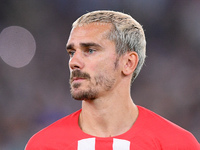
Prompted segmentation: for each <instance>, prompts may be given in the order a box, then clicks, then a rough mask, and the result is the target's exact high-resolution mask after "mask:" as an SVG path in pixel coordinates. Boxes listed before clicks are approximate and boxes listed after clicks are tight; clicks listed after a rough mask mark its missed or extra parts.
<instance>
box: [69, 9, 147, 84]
mask: <svg viewBox="0 0 200 150" xmlns="http://www.w3.org/2000/svg"><path fill="white" fill-rule="evenodd" d="M90 23H110V24H112V29H111V31H110V33H109V35H108V39H109V40H112V41H114V42H115V46H116V52H117V54H118V56H121V55H123V54H125V53H126V52H130V51H135V52H136V53H137V54H138V57H139V62H138V65H137V67H136V69H135V70H134V72H133V76H132V81H134V80H135V78H136V77H137V75H138V74H139V72H140V70H141V68H142V66H143V64H144V61H145V58H146V40H145V34H144V30H143V28H142V26H141V25H140V24H139V23H138V22H137V21H136V20H135V19H133V18H132V17H131V16H130V15H127V14H125V13H121V12H116V11H110V10H99V11H93V12H89V13H86V14H84V15H82V16H81V17H80V18H78V19H77V20H76V21H75V22H74V23H73V25H72V27H73V28H76V27H78V26H83V25H86V24H90Z"/></svg>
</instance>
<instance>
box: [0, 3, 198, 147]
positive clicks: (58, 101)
mask: <svg viewBox="0 0 200 150" xmlns="http://www.w3.org/2000/svg"><path fill="white" fill-rule="evenodd" d="M102 9H105V10H108V9H109V10H116V11H121V12H125V13H128V14H130V15H131V16H133V18H135V19H136V20H137V21H139V22H140V23H141V24H142V25H143V28H144V30H145V33H146V39H147V56H148V57H147V59H146V63H145V66H144V67H143V69H142V71H141V73H140V75H139V76H138V78H137V79H136V80H135V82H134V83H133V85H132V97H133V101H134V102H135V103H136V104H137V105H142V106H144V107H146V108H148V109H150V110H152V111H154V112H156V113H158V114H159V115H161V116H163V117H165V118H167V119H169V120H171V121H172V122H174V123H176V124H178V125H179V126H181V127H183V128H185V129H187V130H189V131H190V132H192V133H193V134H194V136H195V137H196V138H197V139H198V141H199V142H200V59H199V58H200V18H199V14H200V1H199V0H190V1H188V0H151V1H150V0H139V1H136V0H109V1H108V0H40V1H35V0H20V1H17V0H1V1H0V57H1V58H0V149H2V150H21V149H24V147H25V145H26V143H27V141H28V140H29V138H30V137H31V136H32V135H33V134H34V133H35V132H37V131H39V130H40V129H42V128H44V127H46V126H47V125H49V124H51V123H52V122H54V121H56V120H58V119H60V118H62V117H64V116H66V115H68V114H70V113H72V112H74V111H76V110H78V109H80V108H81V102H79V101H75V100H73V99H72V98H71V96H70V92H69V84H68V80H69V70H68V59H69V57H68V55H67V53H66V50H65V45H66V42H67V39H68V36H69V32H70V30H71V24H72V23H73V21H75V19H77V18H78V17H79V16H81V15H82V14H84V13H86V12H88V11H93V10H102ZM11 26H18V27H21V28H23V29H24V30H27V32H29V33H30V34H31V35H29V36H28V37H33V38H32V40H31V42H30V44H28V45H26V44H25V45H26V46H24V45H23V44H20V42H19V41H17V39H18V38H19V39H20V38H22V39H23V36H20V35H21V34H18V33H20V32H19V31H16V32H15V31H13V32H14V33H17V34H16V36H15V39H12V38H10V39H11V40H10V43H12V42H13V41H14V42H15V44H16V45H17V46H14V48H10V49H11V52H9V53H8V49H9V48H6V47H7V46H8V45H9V44H7V45H6V44H5V43H6V42H5V41H7V42H8V43H9V36H8V39H6V38H5V37H6V36H5V35H7V34H6V33H5V29H7V28H8V27H11ZM17 37H18V38H17ZM25 39H28V38H26V36H25ZM15 40H16V41H15ZM22 43H23V42H22ZM31 44H32V45H33V47H31V48H30V49H29V48H27V47H28V46H29V45H31ZM34 44H35V46H36V48H35V47H34ZM23 47H25V48H26V49H27V51H29V50H31V49H32V51H31V52H26V51H23V50H22V49H23ZM14 52H16V53H15V54H14ZM7 53H8V54H7ZM6 54H7V55H8V56H7V57H6V58H5V55H6ZM18 54H20V56H17V55H18ZM15 57H18V58H17V59H16V58H15ZM26 58H29V61H26V62H27V63H24V64H23V60H24V59H26ZM6 60H7V61H6ZM12 60H15V61H14V63H13V62H11V63H9V62H8V61H12ZM18 62H19V63H22V65H21V66H17V65H15V64H17V63H18Z"/></svg>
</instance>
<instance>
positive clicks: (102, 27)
mask: <svg viewBox="0 0 200 150" xmlns="http://www.w3.org/2000/svg"><path fill="white" fill-rule="evenodd" d="M111 28H112V25H111V24H108V23H90V24H87V25H83V26H78V27H75V28H73V29H72V31H71V33H70V36H69V39H68V43H67V44H69V43H74V42H78V41H81V42H91V41H93V42H97V41H101V40H108V39H107V38H106V36H107V35H108V34H109V32H110V31H111Z"/></svg>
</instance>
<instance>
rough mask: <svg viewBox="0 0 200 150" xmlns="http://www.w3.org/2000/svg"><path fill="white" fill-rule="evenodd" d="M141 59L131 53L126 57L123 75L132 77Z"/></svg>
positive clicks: (134, 53)
mask: <svg viewBox="0 0 200 150" xmlns="http://www.w3.org/2000/svg"><path fill="white" fill-rule="evenodd" d="M138 61H139V58H138V54H137V53H136V52H129V53H127V54H125V56H124V66H123V71H122V72H123V74H124V75H126V76H127V75H130V74H132V73H133V72H134V70H135V69H136V67H137V64H138Z"/></svg>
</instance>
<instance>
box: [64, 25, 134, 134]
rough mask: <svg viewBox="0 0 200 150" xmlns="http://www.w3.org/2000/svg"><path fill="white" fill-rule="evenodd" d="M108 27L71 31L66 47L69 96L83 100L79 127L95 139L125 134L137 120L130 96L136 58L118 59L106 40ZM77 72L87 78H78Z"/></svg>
mask: <svg viewBox="0 0 200 150" xmlns="http://www.w3.org/2000/svg"><path fill="white" fill-rule="evenodd" d="M111 27H112V25H111V24H95V23H91V24H88V25H84V26H81V27H76V28H73V29H72V31H71V33H70V37H69V40H68V42H67V45H66V46H67V51H68V53H69V55H70V60H69V68H70V73H71V79H70V85H71V94H72V97H74V98H75V99H77V100H82V112H81V114H80V116H79V126H80V128H81V129H82V131H83V132H85V133H87V134H90V135H93V136H98V137H111V136H117V135H120V134H123V133H125V132H126V131H128V130H129V129H130V128H131V127H132V125H133V124H134V122H135V120H136V119H137V116H138V109H137V107H136V105H135V104H134V103H133V101H132V99H131V96H130V84H131V77H132V73H133V71H134V70H135V68H136V66H137V63H138V55H137V54H136V53H135V52H127V53H126V54H124V55H123V56H120V57H118V55H117V54H116V50H115V43H114V42H113V41H110V40H108V39H106V37H105V35H106V34H107V33H108V32H109V30H110V29H111ZM78 72H79V73H78ZM80 72H81V73H83V72H84V73H85V74H87V75H85V76H79V75H80ZM83 93H93V96H89V97H88V96H85V95H83ZM77 95H78V98H77V97H76V96H77Z"/></svg>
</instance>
